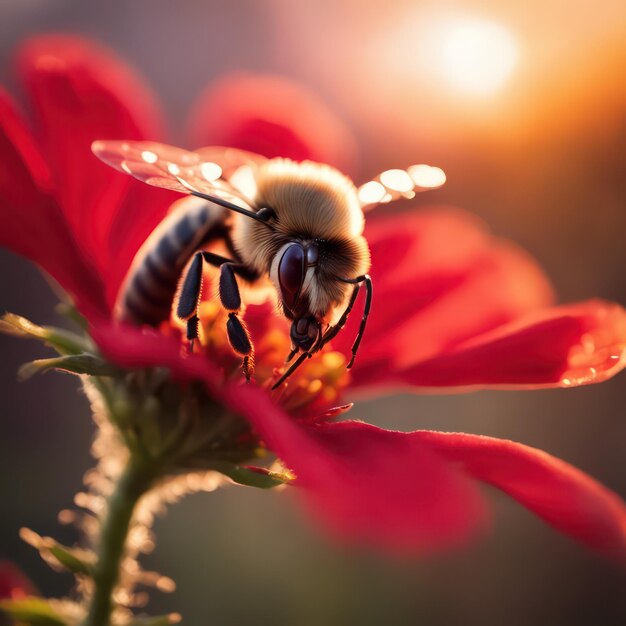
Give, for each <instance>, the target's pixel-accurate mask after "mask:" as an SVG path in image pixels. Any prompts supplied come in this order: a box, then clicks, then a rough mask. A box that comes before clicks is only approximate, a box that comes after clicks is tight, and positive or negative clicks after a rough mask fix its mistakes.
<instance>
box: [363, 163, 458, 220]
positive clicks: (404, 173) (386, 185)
mask: <svg viewBox="0 0 626 626" xmlns="http://www.w3.org/2000/svg"><path fill="white" fill-rule="evenodd" d="M445 182H446V174H445V172H444V171H443V170H442V169H441V168H440V167H432V166H431V165H424V164H421V165H411V166H410V167H408V168H407V169H406V170H386V171H385V172H382V173H381V174H379V175H378V176H376V178H374V179H373V180H370V181H369V182H367V183H365V184H364V185H361V186H360V187H359V188H358V190H357V193H358V197H359V202H360V204H361V208H362V209H363V210H364V211H368V210H370V209H373V208H374V207H375V206H377V205H379V204H386V203H387V202H392V201H394V200H399V199H400V198H407V199H410V198H414V197H415V194H416V193H417V192H421V191H429V190H431V189H439V188H440V187H442V186H443V185H444V183H445Z"/></svg>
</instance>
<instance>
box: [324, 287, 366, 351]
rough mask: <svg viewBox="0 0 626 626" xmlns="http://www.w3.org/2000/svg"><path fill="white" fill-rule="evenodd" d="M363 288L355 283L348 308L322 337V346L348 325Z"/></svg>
mask: <svg viewBox="0 0 626 626" xmlns="http://www.w3.org/2000/svg"><path fill="white" fill-rule="evenodd" d="M360 289H361V284H360V283H357V284H356V285H354V289H353V290H352V295H351V296H350V300H349V302H348V306H347V307H346V310H345V311H344V312H343V313H342V315H341V317H340V318H339V319H338V320H337V323H336V324H335V325H334V326H332V327H331V328H329V329H328V330H327V331H326V332H325V333H324V337H323V338H322V346H321V347H322V348H323V347H324V346H325V345H326V344H327V343H328V342H329V341H331V340H333V339H334V338H335V337H336V336H337V335H338V334H339V331H340V330H341V329H342V328H343V327H344V326H345V325H346V322H347V321H348V317H349V315H350V313H351V311H352V309H353V307H354V303H355V302H356V297H357V296H358V295H359V291H360Z"/></svg>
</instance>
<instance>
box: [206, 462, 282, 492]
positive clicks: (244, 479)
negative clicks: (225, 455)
mask: <svg viewBox="0 0 626 626" xmlns="http://www.w3.org/2000/svg"><path fill="white" fill-rule="evenodd" d="M211 466H212V468H213V469H215V470H217V471H218V472H220V473H222V474H224V476H228V478H230V479H231V480H232V481H233V482H235V483H237V484H238V485H245V486H246V487H257V488H259V489H273V488H274V487H278V486H280V485H284V484H285V483H289V482H291V477H290V476H289V475H287V474H284V473H282V472H273V471H271V470H267V469H263V468H259V469H258V470H256V469H250V468H248V467H243V466H242V465H234V464H232V463H226V462H216V463H211Z"/></svg>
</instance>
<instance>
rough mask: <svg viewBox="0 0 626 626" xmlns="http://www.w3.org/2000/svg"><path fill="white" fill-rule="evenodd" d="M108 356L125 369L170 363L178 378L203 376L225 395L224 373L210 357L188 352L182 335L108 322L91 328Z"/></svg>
mask: <svg viewBox="0 0 626 626" xmlns="http://www.w3.org/2000/svg"><path fill="white" fill-rule="evenodd" d="M89 333H90V335H91V337H92V338H93V340H94V341H95V342H96V344H97V345H98V347H99V348H100V351H101V352H102V354H103V355H104V356H105V357H106V358H107V360H108V361H109V362H111V363H114V364H115V365H118V366H119V367H122V368H124V369H139V368H146V367H166V368H168V369H169V370H170V372H171V375H172V377H173V378H175V379H178V380H185V381H189V380H201V381H203V382H204V383H205V384H206V385H207V387H208V389H209V391H210V393H212V394H213V395H214V396H215V397H218V398H221V397H222V395H223V393H222V391H221V387H220V385H219V383H220V381H221V380H222V379H223V374H222V372H220V370H219V369H218V368H217V366H216V365H214V364H213V363H212V362H210V361H209V360H208V359H207V358H206V357H204V356H200V355H197V354H188V353H187V346H186V345H185V344H183V343H182V342H181V341H180V337H175V336H171V337H167V336H165V335H163V334H161V333H160V332H159V331H157V330H155V329H151V328H142V329H138V328H135V327H133V326H129V325H127V324H122V323H119V324H118V323H104V324H98V325H95V326H92V327H91V328H90V331H89Z"/></svg>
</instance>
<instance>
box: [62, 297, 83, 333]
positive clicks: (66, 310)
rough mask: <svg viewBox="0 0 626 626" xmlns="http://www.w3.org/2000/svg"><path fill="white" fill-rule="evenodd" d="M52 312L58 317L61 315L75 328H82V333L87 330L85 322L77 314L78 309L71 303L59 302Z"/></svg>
mask: <svg viewBox="0 0 626 626" xmlns="http://www.w3.org/2000/svg"><path fill="white" fill-rule="evenodd" d="M54 310H55V311H56V312H57V313H58V314H59V315H62V316H63V317H65V318H66V319H68V320H70V321H71V322H74V324H76V326H78V327H79V328H82V329H83V330H84V331H87V330H88V329H89V324H88V323H87V320H86V319H85V318H84V317H83V316H82V315H81V314H80V313H79V312H78V309H77V308H76V307H75V306H74V305H73V304H72V303H71V302H59V303H58V304H57V305H56V307H55V308H54Z"/></svg>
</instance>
